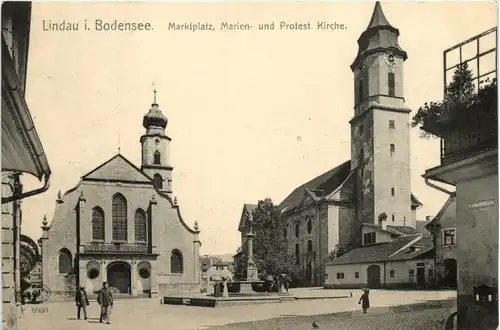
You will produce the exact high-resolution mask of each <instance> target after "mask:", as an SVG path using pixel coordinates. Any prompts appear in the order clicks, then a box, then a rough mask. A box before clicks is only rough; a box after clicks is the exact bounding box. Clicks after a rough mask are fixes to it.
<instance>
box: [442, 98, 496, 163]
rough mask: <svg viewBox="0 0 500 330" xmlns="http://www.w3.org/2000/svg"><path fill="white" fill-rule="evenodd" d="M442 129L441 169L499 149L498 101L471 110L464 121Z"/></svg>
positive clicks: (444, 126)
mask: <svg viewBox="0 0 500 330" xmlns="http://www.w3.org/2000/svg"><path fill="white" fill-rule="evenodd" d="M441 125H442V127H443V129H442V130H441V131H440V133H441V134H440V135H441V165H448V164H452V163H456V162H458V161H460V160H463V159H466V158H470V157H473V156H475V155H478V154H480V153H483V152H486V151H490V150H494V149H498V107H497V103H496V100H495V102H494V103H491V104H489V105H477V106H472V107H470V108H468V109H467V114H466V115H465V116H464V118H463V120H460V121H458V122H453V121H448V122H442V123H441Z"/></svg>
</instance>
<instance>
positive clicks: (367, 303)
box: [358, 288, 370, 314]
mask: <svg viewBox="0 0 500 330" xmlns="http://www.w3.org/2000/svg"><path fill="white" fill-rule="evenodd" d="M361 290H363V294H362V295H361V298H359V302H358V304H361V303H362V304H361V307H362V308H363V313H364V314H366V310H367V309H368V308H370V299H369V297H368V295H369V294H370V290H368V289H366V288H361Z"/></svg>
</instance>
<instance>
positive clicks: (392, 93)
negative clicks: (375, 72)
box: [387, 72, 396, 97]
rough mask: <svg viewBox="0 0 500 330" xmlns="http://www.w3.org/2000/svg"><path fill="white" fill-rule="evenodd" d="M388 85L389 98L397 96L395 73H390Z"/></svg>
mask: <svg viewBox="0 0 500 330" xmlns="http://www.w3.org/2000/svg"><path fill="white" fill-rule="evenodd" d="M387 79H388V85H389V96H392V97H394V96H395V95H396V93H395V85H396V83H395V77H394V72H389V74H388V77H387Z"/></svg>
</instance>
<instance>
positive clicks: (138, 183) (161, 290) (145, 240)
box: [41, 92, 201, 300]
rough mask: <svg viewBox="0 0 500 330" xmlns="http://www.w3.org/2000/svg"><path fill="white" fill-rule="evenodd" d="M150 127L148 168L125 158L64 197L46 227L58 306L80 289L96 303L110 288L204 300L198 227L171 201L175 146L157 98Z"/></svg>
mask: <svg viewBox="0 0 500 330" xmlns="http://www.w3.org/2000/svg"><path fill="white" fill-rule="evenodd" d="M155 93H156V92H155ZM143 126H144V128H145V129H146V133H145V134H144V135H143V136H142V137H141V139H140V142H141V146H142V166H141V168H138V167H136V166H135V165H134V164H132V163H131V162H130V161H129V160H127V159H126V158H125V157H124V156H123V155H121V154H120V153H119V152H118V154H117V155H115V156H114V157H112V158H111V159H109V160H108V161H106V162H104V163H103V164H102V165H100V166H98V167H97V168H95V169H94V170H92V171H90V172H89V173H87V174H85V175H84V176H83V177H82V178H81V180H80V182H79V183H78V185H77V186H76V187H74V188H73V189H70V190H69V191H67V192H66V193H65V194H64V195H61V194H59V196H58V198H57V201H56V206H55V212H54V217H53V219H52V222H51V223H50V226H49V224H48V222H47V221H46V220H44V223H43V226H42V229H43V236H42V239H41V241H42V265H43V282H44V283H43V284H44V285H46V286H47V287H48V288H49V289H50V290H51V292H52V296H51V299H52V300H57V299H68V298H69V297H72V296H73V294H74V291H75V289H76V288H77V285H81V286H85V288H86V290H87V292H88V293H89V294H90V295H92V294H93V293H96V292H97V290H99V289H100V287H101V285H102V282H103V281H108V282H109V284H110V286H111V287H112V288H113V290H114V291H115V293H116V295H117V296H118V297H120V296H124V295H125V296H136V297H155V296H157V295H158V294H160V295H164V294H168V293H170V292H180V291H197V292H199V286H200V279H201V277H200V262H199V249H200V246H201V243H200V241H199V239H198V234H199V231H198V225H197V223H196V222H195V224H194V229H192V228H190V227H189V226H188V225H187V224H186V223H185V222H184V220H183V219H182V217H181V214H180V209H179V206H178V204H177V200H176V199H175V198H174V199H172V170H173V167H172V166H171V165H170V163H169V153H168V151H169V143H170V141H171V139H170V138H169V137H168V136H167V135H165V128H166V126H167V118H166V117H165V116H164V115H163V114H162V112H161V111H160V109H159V106H158V104H157V103H156V97H155V102H154V103H153V104H152V107H151V109H150V111H149V112H148V113H147V114H146V115H145V116H144V119H143Z"/></svg>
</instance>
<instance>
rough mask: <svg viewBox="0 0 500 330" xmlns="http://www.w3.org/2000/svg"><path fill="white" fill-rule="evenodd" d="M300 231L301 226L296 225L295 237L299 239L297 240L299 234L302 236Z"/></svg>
mask: <svg viewBox="0 0 500 330" xmlns="http://www.w3.org/2000/svg"><path fill="white" fill-rule="evenodd" d="M299 230H300V226H299V224H296V225H295V237H297V238H298V237H299V234H300V233H299Z"/></svg>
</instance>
